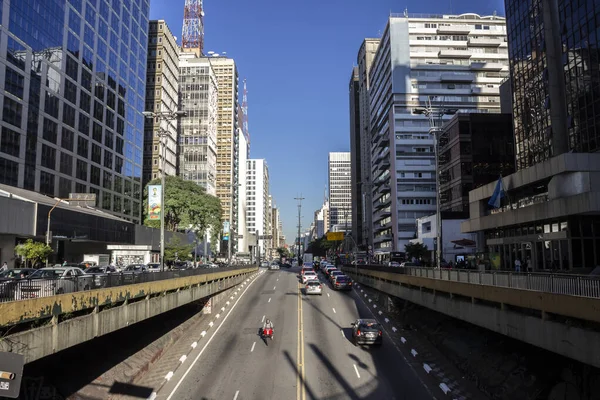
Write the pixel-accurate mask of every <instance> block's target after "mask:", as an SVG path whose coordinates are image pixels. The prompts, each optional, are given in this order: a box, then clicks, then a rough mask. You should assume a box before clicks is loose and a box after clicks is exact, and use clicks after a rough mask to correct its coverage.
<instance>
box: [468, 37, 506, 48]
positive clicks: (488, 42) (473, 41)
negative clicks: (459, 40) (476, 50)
mask: <svg viewBox="0 0 600 400" xmlns="http://www.w3.org/2000/svg"><path fill="white" fill-rule="evenodd" d="M502 43H504V40H503V39H497V38H469V40H468V41H467V46H477V47H500V45H501V44H502Z"/></svg>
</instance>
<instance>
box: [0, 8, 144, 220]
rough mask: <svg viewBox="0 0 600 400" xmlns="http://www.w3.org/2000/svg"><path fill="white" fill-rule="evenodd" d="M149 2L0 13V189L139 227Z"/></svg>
mask: <svg viewBox="0 0 600 400" xmlns="http://www.w3.org/2000/svg"><path fill="white" fill-rule="evenodd" d="M148 13H149V2H148V0H131V1H127V2H126V1H122V0H116V1H111V2H108V1H105V0H102V1H89V0H81V1H65V0H50V1H42V2H40V1H37V0H13V1H10V2H9V1H4V2H3V4H2V7H1V13H0V16H1V19H2V26H3V35H2V43H3V47H2V48H3V49H4V50H3V52H2V53H1V54H0V62H2V64H4V65H5V68H3V71H4V79H3V80H2V82H0V93H1V95H0V97H1V98H2V104H3V107H2V119H1V122H0V124H1V125H2V137H1V143H0V183H5V184H8V185H12V186H17V187H21V188H24V189H27V190H34V191H37V192H40V193H43V194H46V195H49V196H52V197H55V196H56V197H62V198H64V197H68V196H69V193H71V192H78V193H88V192H89V193H95V194H96V195H97V198H98V202H97V204H98V206H99V207H101V208H103V209H104V210H106V211H109V212H111V213H113V214H116V215H118V216H120V217H122V218H126V219H129V220H131V221H134V222H138V223H139V222H140V221H141V200H142V157H143V146H144V117H143V115H142V111H144V103H145V99H144V91H145V86H146V61H147V59H146V58H147V43H148Z"/></svg>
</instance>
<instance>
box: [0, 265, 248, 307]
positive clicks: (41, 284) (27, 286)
mask: <svg viewBox="0 0 600 400" xmlns="http://www.w3.org/2000/svg"><path fill="white" fill-rule="evenodd" d="M249 266H250V265H236V266H229V267H220V268H194V269H174V270H169V271H162V272H118V273H108V274H90V275H82V276H76V277H68V278H54V279H52V278H43V279H27V278H24V279H19V280H11V281H5V282H0V303H4V302H9V301H15V300H29V299H36V298H40V297H48V296H55V295H58V294H63V293H74V292H80V291H85V290H92V289H102V288H108V287H115V286H124V285H133V284H136V283H146V282H155V281H161V280H167V279H174V278H185V277H190V276H197V275H206V274H211V273H215V272H223V271H235V270H237V269H244V268H248V267H249Z"/></svg>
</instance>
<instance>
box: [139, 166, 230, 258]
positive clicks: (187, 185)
mask: <svg viewBox="0 0 600 400" xmlns="http://www.w3.org/2000/svg"><path fill="white" fill-rule="evenodd" d="M157 184H160V179H154V180H152V181H150V182H149V183H148V185H157ZM144 204H145V205H147V204H148V190H147V189H146V190H145V191H144ZM161 212H164V213H165V229H167V230H170V231H176V230H178V229H187V228H190V227H191V229H192V230H193V231H194V232H195V233H196V235H200V236H202V237H204V232H206V230H207V229H210V232H211V246H212V247H213V250H214V246H216V243H217V241H218V238H219V235H220V233H221V227H222V221H221V214H222V209H221V202H220V200H219V199H218V198H217V197H215V196H212V195H210V194H208V193H206V191H205V190H204V188H202V187H201V186H199V185H198V184H196V183H194V182H192V181H185V180H183V179H182V178H181V177H178V176H166V177H165V204H163V205H162V210H161ZM144 224H145V225H146V226H149V227H152V228H160V221H155V220H152V221H151V220H149V219H148V207H147V206H144Z"/></svg>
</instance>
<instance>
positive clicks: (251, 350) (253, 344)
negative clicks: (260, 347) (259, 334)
mask: <svg viewBox="0 0 600 400" xmlns="http://www.w3.org/2000/svg"><path fill="white" fill-rule="evenodd" d="M254 346H256V342H254V343H252V348H251V349H250V353H252V352H253V351H254Z"/></svg>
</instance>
